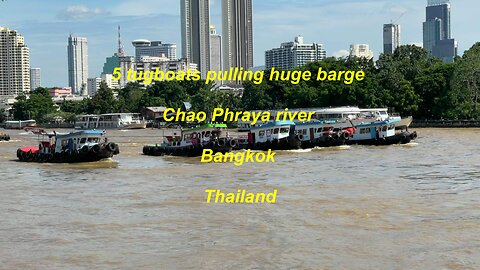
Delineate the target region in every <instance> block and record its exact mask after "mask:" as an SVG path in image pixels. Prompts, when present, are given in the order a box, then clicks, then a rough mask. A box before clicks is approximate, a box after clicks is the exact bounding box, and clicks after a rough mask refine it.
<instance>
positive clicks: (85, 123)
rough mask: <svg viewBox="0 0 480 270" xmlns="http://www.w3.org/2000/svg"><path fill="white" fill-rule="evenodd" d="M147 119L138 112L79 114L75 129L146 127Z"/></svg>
mask: <svg viewBox="0 0 480 270" xmlns="http://www.w3.org/2000/svg"><path fill="white" fill-rule="evenodd" d="M145 128H147V121H145V119H143V118H142V116H141V115H140V114H138V113H111V114H101V115H79V116H77V119H76V121H75V129H145Z"/></svg>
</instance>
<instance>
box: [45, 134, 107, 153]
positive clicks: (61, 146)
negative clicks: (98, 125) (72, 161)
mask: <svg viewBox="0 0 480 270" xmlns="http://www.w3.org/2000/svg"><path fill="white" fill-rule="evenodd" d="M104 135H105V132H104V131H101V130H82V131H79V132H75V133H70V134H58V133H56V134H53V136H52V137H54V138H55V152H57V153H60V152H62V151H75V150H77V151H78V150H80V149H82V148H83V147H85V146H86V147H88V148H90V147H92V146H94V145H97V144H99V143H102V139H103V138H102V137H103V136H104ZM49 136H50V135H49ZM105 140H106V139H105Z"/></svg>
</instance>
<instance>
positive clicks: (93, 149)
mask: <svg viewBox="0 0 480 270" xmlns="http://www.w3.org/2000/svg"><path fill="white" fill-rule="evenodd" d="M104 135H105V132H104V131H100V130H84V131H80V132H73V133H68V134H59V133H56V132H54V133H53V134H47V133H44V134H42V137H43V139H41V140H40V144H39V145H38V146H28V147H23V148H20V149H18V150H17V157H18V159H19V160H20V161H23V162H38V163H80V162H94V161H99V160H102V159H106V158H111V157H113V156H114V155H118V154H119V153H120V151H119V148H118V145H117V144H116V143H113V142H108V139H107V138H104Z"/></svg>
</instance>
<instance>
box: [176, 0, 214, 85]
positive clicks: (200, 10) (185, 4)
mask: <svg viewBox="0 0 480 270" xmlns="http://www.w3.org/2000/svg"><path fill="white" fill-rule="evenodd" d="M180 9H181V25H182V58H186V59H188V61H189V62H191V63H195V64H197V65H198V67H199V70H200V71H201V73H202V77H203V78H205V77H206V74H207V72H208V71H209V70H210V0H180Z"/></svg>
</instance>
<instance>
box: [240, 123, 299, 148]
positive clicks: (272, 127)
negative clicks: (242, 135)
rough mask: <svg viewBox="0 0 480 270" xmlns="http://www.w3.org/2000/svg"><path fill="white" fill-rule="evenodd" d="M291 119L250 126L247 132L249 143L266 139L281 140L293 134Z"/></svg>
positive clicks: (263, 141)
mask: <svg viewBox="0 0 480 270" xmlns="http://www.w3.org/2000/svg"><path fill="white" fill-rule="evenodd" d="M294 132H295V123H294V122H293V121H277V122H271V123H267V124H264V125H261V126H254V127H251V128H250V132H249V134H248V137H249V139H248V140H249V142H250V143H266V142H267V141H274V140H278V141H280V140H282V139H286V138H288V137H291V136H293V135H294Z"/></svg>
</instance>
